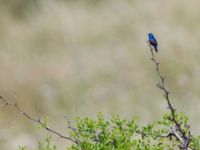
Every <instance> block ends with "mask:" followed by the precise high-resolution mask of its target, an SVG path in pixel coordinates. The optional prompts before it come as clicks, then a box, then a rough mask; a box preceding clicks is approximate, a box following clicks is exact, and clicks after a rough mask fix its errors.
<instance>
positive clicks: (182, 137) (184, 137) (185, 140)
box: [147, 41, 191, 150]
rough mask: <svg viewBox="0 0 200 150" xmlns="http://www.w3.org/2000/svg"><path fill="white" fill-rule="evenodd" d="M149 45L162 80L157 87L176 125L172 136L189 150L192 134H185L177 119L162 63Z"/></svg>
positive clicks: (182, 147) (181, 146)
mask: <svg viewBox="0 0 200 150" xmlns="http://www.w3.org/2000/svg"><path fill="white" fill-rule="evenodd" d="M147 44H148V46H149V48H150V52H151V60H152V62H153V63H154V65H155V69H156V72H157V74H158V77H159V79H160V82H159V83H158V84H157V87H158V88H159V89H161V90H162V92H163V94H164V97H165V99H166V101H167V105H168V109H169V110H170V112H171V117H170V121H172V122H173V123H174V125H175V130H174V129H173V128H171V131H170V133H171V135H173V136H175V137H176V138H177V139H178V140H179V141H180V142H181V143H182V144H181V145H180V146H179V147H180V148H181V149H183V150H187V149H188V148H189V144H190V142H191V135H190V132H189V133H188V134H187V133H185V132H184V130H183V129H182V126H181V124H182V123H181V122H178V120H177V118H176V109H175V108H174V106H173V105H172V103H171V101H170V97H169V94H170V92H169V90H167V89H166V86H165V77H164V76H163V75H162V74H161V72H160V68H159V66H160V62H158V61H157V60H156V58H155V56H154V49H153V48H152V47H151V44H150V43H149V42H148V41H147Z"/></svg>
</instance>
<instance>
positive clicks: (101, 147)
mask: <svg viewBox="0 0 200 150" xmlns="http://www.w3.org/2000/svg"><path fill="white" fill-rule="evenodd" d="M176 118H177V120H178V121H180V122H182V125H181V126H182V127H183V129H184V132H188V127H187V126H186V125H187V123H188V118H187V117H184V116H182V114H181V113H178V114H177V116H176ZM172 128H174V124H173V122H172V121H171V119H170V114H165V115H164V116H163V118H162V119H161V120H159V121H155V122H151V123H149V124H148V125H146V126H139V124H138V122H137V120H136V119H132V120H126V119H122V118H120V117H119V116H118V115H112V116H111V117H110V118H109V119H105V117H104V116H103V115H102V114H101V113H99V114H98V115H97V118H96V119H91V118H84V119H81V118H77V120H76V123H75V127H73V128H71V127H70V128H69V131H68V133H69V135H70V137H71V138H72V139H74V140H75V141H77V143H72V144H71V145H70V146H69V147H68V148H67V149H68V150H132V149H134V150H174V149H177V148H179V149H181V148H180V147H179V144H180V141H179V139H176V138H175V137H173V136H172V135H171V133H170V131H171V129H172ZM190 147H191V148H192V149H200V137H192V141H191V143H190ZM20 150H25V147H21V148H20ZM36 150H56V147H55V146H51V144H50V139H49V138H47V139H46V144H43V145H42V144H41V143H39V144H38V147H37V148H36Z"/></svg>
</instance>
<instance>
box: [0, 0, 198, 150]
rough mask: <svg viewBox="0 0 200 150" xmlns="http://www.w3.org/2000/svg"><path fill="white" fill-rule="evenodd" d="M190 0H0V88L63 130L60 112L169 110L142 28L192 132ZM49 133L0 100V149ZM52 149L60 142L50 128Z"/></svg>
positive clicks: (194, 40)
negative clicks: (155, 45) (153, 40)
mask: <svg viewBox="0 0 200 150" xmlns="http://www.w3.org/2000/svg"><path fill="white" fill-rule="evenodd" d="M199 4H200V2H199V1H196V0H190V1H188V0H176V1H174V0H168V1H158V0H151V1H148V0H6V1H5V0H0V70H1V72H0V83H1V84H0V95H2V96H3V97H5V98H6V99H8V100H10V101H11V102H15V101H17V102H18V104H19V105H20V107H21V108H22V109H23V110H24V111H26V112H27V113H29V114H31V115H32V116H33V117H36V118H39V117H44V116H48V117H49V125H50V126H51V127H52V128H55V129H58V131H60V132H62V133H63V134H65V133H66V132H65V131H66V121H65V119H64V116H65V115H67V116H68V117H69V118H70V119H71V120H73V119H74V118H75V117H77V116H80V117H84V116H89V117H94V116H95V115H96V114H97V113H98V112H99V111H101V112H103V114H104V115H105V116H106V117H109V116H110V115H111V114H112V113H114V112H115V113H117V114H119V115H120V116H121V117H124V118H127V119H131V118H132V117H137V118H138V119H139V122H140V123H141V124H146V123H148V122H149V121H152V120H156V119H160V118H161V116H162V115H163V114H164V113H166V112H168V110H167V109H166V102H165V99H164V98H163V96H162V93H161V91H160V90H159V89H157V88H156V86H155V85H156V83H157V82H158V77H157V75H156V72H155V69H154V66H153V64H152V62H151V61H150V51H149V49H148V46H147V44H146V40H147V33H148V32H153V33H154V34H155V35H156V37H157V41H158V42H159V53H158V54H156V57H157V58H158V59H159V60H160V62H161V70H162V72H163V74H164V75H165V77H166V78H167V86H168V87H169V89H170V91H171V99H172V101H173V104H174V105H175V107H176V108H177V110H178V111H181V112H183V113H184V114H185V115H187V116H189V118H190V124H191V128H192V132H193V133H194V134H196V135H198V134H199V133H200V127H199V124H200V117H199V113H200V65H199V64H200V42H199V40H200V16H199V14H200V9H199ZM47 135H49V134H48V133H47V132H46V131H44V130H39V129H37V126H36V125H35V124H34V123H32V122H30V121H29V120H27V119H26V118H23V117H22V116H20V114H18V113H17V112H16V111H15V110H14V109H13V108H10V107H0V149H2V150H11V149H13V150H14V149H17V148H18V146H19V145H26V146H27V148H32V149H33V147H34V145H35V144H36V143H37V142H38V141H41V140H43V139H44V138H45V137H46V136H47ZM53 142H54V143H56V144H58V145H59V146H60V148H61V149H62V148H64V146H65V147H66V145H65V144H66V143H65V141H63V140H61V139H59V138H57V137H54V136H53Z"/></svg>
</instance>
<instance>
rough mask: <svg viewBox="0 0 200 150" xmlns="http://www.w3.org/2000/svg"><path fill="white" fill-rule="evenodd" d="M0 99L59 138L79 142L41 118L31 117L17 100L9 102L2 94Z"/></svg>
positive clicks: (5, 104)
mask: <svg viewBox="0 0 200 150" xmlns="http://www.w3.org/2000/svg"><path fill="white" fill-rule="evenodd" d="M0 100H1V101H2V102H3V103H4V106H12V107H14V108H15V109H16V110H17V111H18V112H19V113H20V114H21V115H23V116H24V117H25V118H27V119H28V120H31V121H33V122H35V123H36V124H39V125H41V126H42V127H44V129H46V130H47V131H49V132H51V133H53V134H55V135H57V136H58V137H59V138H63V139H66V140H69V141H71V142H73V143H75V144H79V143H78V141H77V140H75V139H72V138H71V137H68V136H65V135H62V134H61V133H59V132H58V131H56V130H54V129H52V128H50V127H47V126H46V124H45V123H44V122H43V121H42V120H41V119H35V118H33V117H31V116H30V115H29V114H27V113H26V112H24V111H23V110H22V109H21V108H20V107H19V106H18V104H17V102H15V103H11V102H8V101H7V100H6V99H4V98H3V97H2V96H0Z"/></svg>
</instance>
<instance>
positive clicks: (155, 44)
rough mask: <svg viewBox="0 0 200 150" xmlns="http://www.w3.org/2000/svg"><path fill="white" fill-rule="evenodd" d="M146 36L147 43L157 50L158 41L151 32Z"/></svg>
mask: <svg viewBox="0 0 200 150" xmlns="http://www.w3.org/2000/svg"><path fill="white" fill-rule="evenodd" d="M148 37H149V43H150V44H151V45H152V46H153V47H154V49H155V51H156V52H158V43H157V41H156V38H155V37H154V35H153V33H149V34H148Z"/></svg>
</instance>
